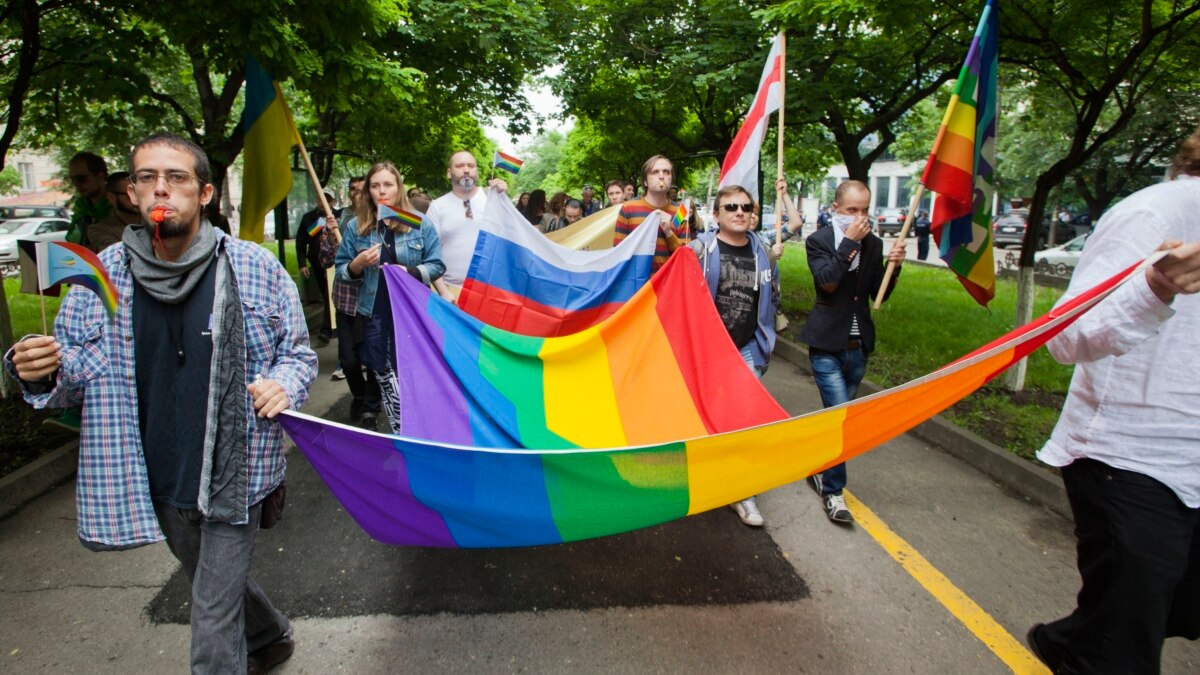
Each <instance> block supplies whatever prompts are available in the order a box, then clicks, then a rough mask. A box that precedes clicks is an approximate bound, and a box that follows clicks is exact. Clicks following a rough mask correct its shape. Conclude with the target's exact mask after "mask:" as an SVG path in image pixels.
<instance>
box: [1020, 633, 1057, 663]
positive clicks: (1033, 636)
mask: <svg viewBox="0 0 1200 675" xmlns="http://www.w3.org/2000/svg"><path fill="white" fill-rule="evenodd" d="M1045 627H1046V624H1044V623H1035V624H1033V626H1032V627H1030V629H1029V632H1027V633H1025V644H1026V645H1028V647H1029V651H1031V652H1033V655H1034V656H1036V657H1037V660H1038V661H1041V662H1042V663H1044V664H1046V667H1047V668H1049V669H1050V672H1052V673H1053V672H1056V671H1057V670H1058V663H1052V662H1051V659H1050V656H1051V651H1050V645H1047V644H1046V643H1044V642H1042V639H1041V637H1039V634H1040V633H1041V631H1042V629H1043V628H1045ZM1055 661H1057V659H1055Z"/></svg>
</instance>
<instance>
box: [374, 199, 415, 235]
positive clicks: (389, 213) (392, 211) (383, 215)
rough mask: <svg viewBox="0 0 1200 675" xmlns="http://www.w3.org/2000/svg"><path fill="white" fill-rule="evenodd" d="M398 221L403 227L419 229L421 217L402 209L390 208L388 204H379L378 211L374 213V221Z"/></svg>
mask: <svg viewBox="0 0 1200 675" xmlns="http://www.w3.org/2000/svg"><path fill="white" fill-rule="evenodd" d="M389 218H390V219H392V220H398V221H400V222H402V223H404V224H405V225H407V226H409V227H411V228H414V229H420V228H421V215H420V214H418V213H413V212H412V211H405V210H404V209H398V208H392V207H391V206H390V205H388V204H380V205H379V209H378V210H377V211H376V212H375V219H376V220H378V221H380V222H382V221H384V220H387V219H389Z"/></svg>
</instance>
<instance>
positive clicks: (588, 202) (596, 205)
mask: <svg viewBox="0 0 1200 675" xmlns="http://www.w3.org/2000/svg"><path fill="white" fill-rule="evenodd" d="M581 194H582V195H583V199H581V200H579V203H580V204H581V205H582V208H583V217H584V218H587V217H588V216H590V215H592V214H593V213H595V212H597V211H599V210H600V200H598V199H596V191H595V190H593V189H592V186H591V184H585V185H584V186H583V192H582V193H581Z"/></svg>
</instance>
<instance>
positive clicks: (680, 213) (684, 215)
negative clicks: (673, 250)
mask: <svg viewBox="0 0 1200 675" xmlns="http://www.w3.org/2000/svg"><path fill="white" fill-rule="evenodd" d="M687 219H688V207H687V203H686V202H681V203H680V204H679V208H678V209H676V210H675V217H674V218H672V219H671V227H672V228H674V230H675V231H676V232H679V231H680V229H682V228H683V226H684V225H685V224H686V223H687Z"/></svg>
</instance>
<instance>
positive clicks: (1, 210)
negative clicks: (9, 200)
mask: <svg viewBox="0 0 1200 675" xmlns="http://www.w3.org/2000/svg"><path fill="white" fill-rule="evenodd" d="M13 218H63V219H68V218H70V216H69V215H67V209H66V207H63V206H25V205H22V204H7V205H0V222H4V221H6V220H12V219H13Z"/></svg>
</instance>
